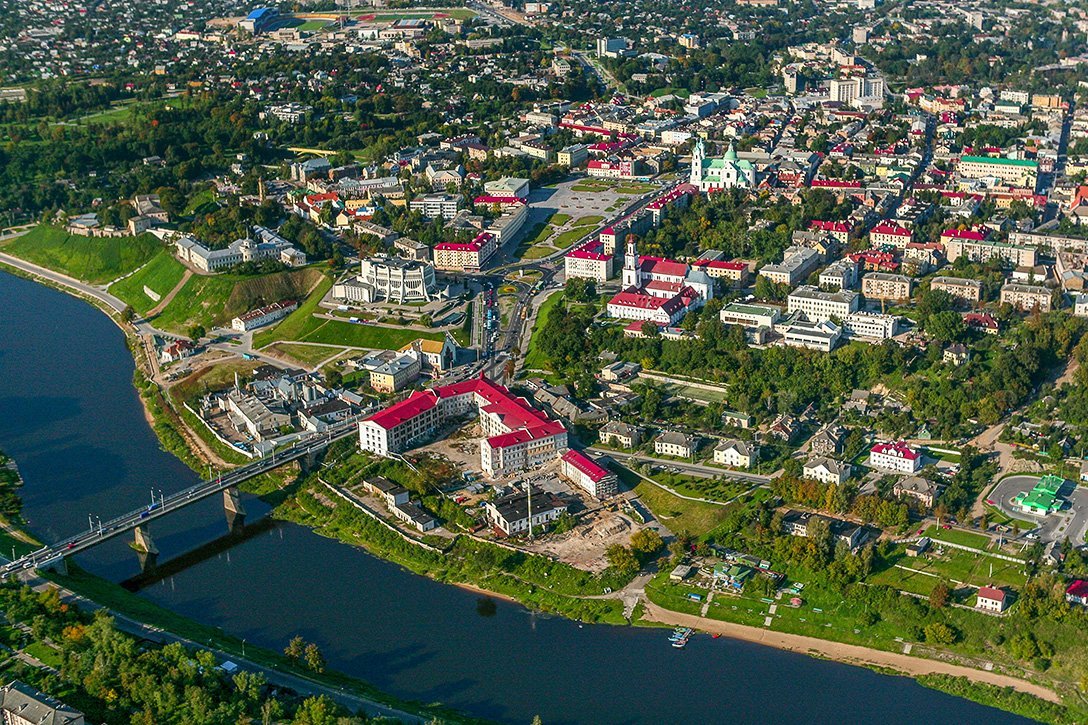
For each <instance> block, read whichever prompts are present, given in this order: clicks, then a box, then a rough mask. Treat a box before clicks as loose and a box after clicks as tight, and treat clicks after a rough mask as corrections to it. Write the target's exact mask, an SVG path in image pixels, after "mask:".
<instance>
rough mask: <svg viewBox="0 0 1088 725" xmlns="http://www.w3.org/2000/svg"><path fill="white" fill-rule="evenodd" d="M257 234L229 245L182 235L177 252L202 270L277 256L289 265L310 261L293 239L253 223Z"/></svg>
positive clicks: (228, 266)
mask: <svg viewBox="0 0 1088 725" xmlns="http://www.w3.org/2000/svg"><path fill="white" fill-rule="evenodd" d="M253 237H255V238H247V239H237V240H235V241H233V242H231V243H230V245H228V246H227V247H226V248H225V249H208V248H207V247H205V246H204V245H203V244H201V243H200V242H198V241H197V240H196V239H194V238H193V237H190V236H182V237H180V238H179V239H178V240H177V241H176V242H175V243H174V253H175V254H176V255H177V258H178V259H180V260H181V261H182V262H185V263H187V264H190V265H192V266H193V267H196V268H197V269H198V270H200V271H201V272H211V273H214V272H223V271H225V270H228V269H230V268H231V267H234V266H236V265H239V264H242V263H243V262H261V261H264V260H266V259H274V260H278V261H280V262H282V263H283V264H285V265H287V266H288V267H301V266H303V265H305V264H306V255H305V254H304V253H303V252H302V251H300V250H299V249H296V248H295V246H294V245H293V244H291V242H289V241H287V240H286V239H284V238H283V237H281V236H280V235H279V234H276V233H275V232H274V231H272V230H271V229H266V228H265V227H260V226H255V227H253Z"/></svg>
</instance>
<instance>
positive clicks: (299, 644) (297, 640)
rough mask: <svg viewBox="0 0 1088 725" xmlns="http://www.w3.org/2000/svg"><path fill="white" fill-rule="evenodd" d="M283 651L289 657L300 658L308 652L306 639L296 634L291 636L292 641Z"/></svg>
mask: <svg viewBox="0 0 1088 725" xmlns="http://www.w3.org/2000/svg"><path fill="white" fill-rule="evenodd" d="M283 653H284V654H285V655H287V658H288V659H292V660H300V659H302V656H303V655H304V654H305V653H306V640H304V639H303V638H302V637H300V636H299V635H297V634H296V635H295V636H294V637H292V638H291V641H290V642H288V643H287V646H286V647H284V649H283Z"/></svg>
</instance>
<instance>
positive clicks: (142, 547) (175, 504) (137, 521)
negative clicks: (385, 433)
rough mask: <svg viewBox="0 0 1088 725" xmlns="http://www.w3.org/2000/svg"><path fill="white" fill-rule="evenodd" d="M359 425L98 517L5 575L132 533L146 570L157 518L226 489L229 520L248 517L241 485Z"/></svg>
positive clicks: (309, 460)
mask: <svg viewBox="0 0 1088 725" xmlns="http://www.w3.org/2000/svg"><path fill="white" fill-rule="evenodd" d="M357 423H358V418H357V417H353V418H349V419H347V420H343V421H340V422H338V423H336V424H335V425H332V426H329V428H328V430H326V431H325V432H322V433H313V434H311V435H309V436H307V437H306V438H303V439H302V440H301V441H300V442H299V443H296V444H295V445H293V446H291V447H290V448H285V449H283V450H281V451H276V452H274V453H272V454H271V455H268V456H265V457H264V458H260V459H258V460H256V461H254V462H253V463H250V464H248V465H245V466H241V467H239V468H235V469H232V470H230V471H228V472H226V473H223V474H221V475H219V476H216V477H215V478H212V479H209V480H207V481H201V482H200V483H198V484H196V485H195V486H191V487H189V488H186V489H183V490H181V491H178V492H176V493H172V494H170V495H168V496H161V497H160V498H158V499H156V500H154V501H153V503H151V504H150V505H147V506H143V507H142V508H138V509H135V510H133V511H130V512H128V513H126V514H123V515H121V516H118V517H116V518H113V519H110V520H109V521H98V522H97V523H96V524H95V525H94V526H93V527H91V528H89V529H87V530H86V531H83V532H81V533H79V534H76V535H74V536H69V537H68V538H66V539H62V540H61V541H57V542H55V543H53V544H50V545H48V546H44V547H42V548H41V549H38V550H37V551H34V552H31V553H29V554H26V555H24V556H22V557H20V558H18V559H16V560H14V561H11V562H8V563H6V564H3V565H2V566H0V576H2V577H8V576H12V575H14V574H17V573H18V572H20V571H23V570H24V569H57V570H61V571H63V570H64V569H65V566H66V565H65V559H66V558H67V557H69V556H73V555H75V554H78V553H80V552H82V551H86V550H88V549H91V548H93V547H95V546H98V545H99V544H101V543H102V542H103V541H108V540H109V539H113V538H115V537H117V536H121V535H122V534H126V533H129V532H132V533H133V535H134V537H135V540H134V542H133V548H134V549H135V550H136V552H137V554H139V556H140V563H141V566H143V567H144V568H147V567H149V566H154V564H155V559H156V557H157V556H158V550H157V549H156V548H155V542H154V540H153V539H152V538H151V533H150V530H149V528H148V526H149V524H150V523H151V522H152V521H154V520H155V519H159V518H162V517H163V516H169V515H170V514H172V513H174V512H175V511H179V510H181V509H183V508H186V507H187V506H191V505H193V504H195V503H197V502H198V501H203V500H204V499H206V498H208V497H210V496H214V495H216V494H219V493H222V494H223V507H224V509H225V510H226V512H227V516H228V518H229V519H231V521H232V522H234V521H239V522H240V521H241V520H242V519H243V518H244V517H245V510H244V509H243V508H242V504H241V500H240V494H239V492H238V486H239V484H241V483H242V482H244V481H247V480H249V479H250V478H253V477H254V476H259V475H261V474H262V473H267V472H268V471H271V470H272V469H274V468H277V467H279V466H282V465H284V464H285V463H290V462H291V461H299V460H301V461H302V462H303V466H304V468H305V467H308V466H312V465H313V464H314V462H315V461H316V459H317V456H318V454H319V453H320V452H321V451H322V450H324V449H325V448H327V447H328V446H329V444H330V443H332V442H333V441H337V440H340V439H341V438H346V437H348V436H350V435H354V434H355V432H356V430H357Z"/></svg>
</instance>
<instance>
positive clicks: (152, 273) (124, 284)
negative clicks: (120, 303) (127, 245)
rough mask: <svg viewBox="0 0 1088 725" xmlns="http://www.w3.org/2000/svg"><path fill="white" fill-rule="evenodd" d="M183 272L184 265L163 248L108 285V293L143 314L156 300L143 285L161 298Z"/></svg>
mask: <svg viewBox="0 0 1088 725" xmlns="http://www.w3.org/2000/svg"><path fill="white" fill-rule="evenodd" d="M184 274H185V266H184V265H182V263H181V262H179V261H178V260H177V259H175V258H174V255H173V254H171V253H170V252H169V251H168V250H166V249H164V250H162V251H161V252H159V253H158V254H156V255H155V257H154V258H153V259H152V260H151V261H150V262H148V263H147V264H146V265H144V266H143V267H142V268H140V269H139V270H138V271H137V272H136V273H135V274H133V275H132V276H130V277H125V278H124V279H122V280H119V281H117V282H115V283H114V284H112V285H110V294H112V295H114V296H115V297H118V298H120V299H122V300H124V301H125V302H126V303H127V304H128V305H129V306H130V307H132V309H134V310H136V312H138V313H139V314H141V315H145V314H147V313H148V312H149V311H150V310H151V309H153V308H154V307H155V305H157V304H158V301H157V300H154V299H152V298H151V297H148V296H147V293H145V292H144V287H147V288H148V289H150V290H151V291H152V292H155V293H156V294H158V295H159V298H160V299H161V298H163V297H165V296H166V295H167V294H169V292H170V290H172V289H174V287H176V286H177V284H178V282H180V281H181V278H182V276H183V275H184Z"/></svg>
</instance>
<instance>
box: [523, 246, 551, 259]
mask: <svg viewBox="0 0 1088 725" xmlns="http://www.w3.org/2000/svg"><path fill="white" fill-rule="evenodd" d="M555 251H556V250H554V249H551V248H550V247H530V248H529V249H527V250H525V254H523V255H521V258H522V259H543V258H544V257H547V256H548V255H549V254H555Z"/></svg>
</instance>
